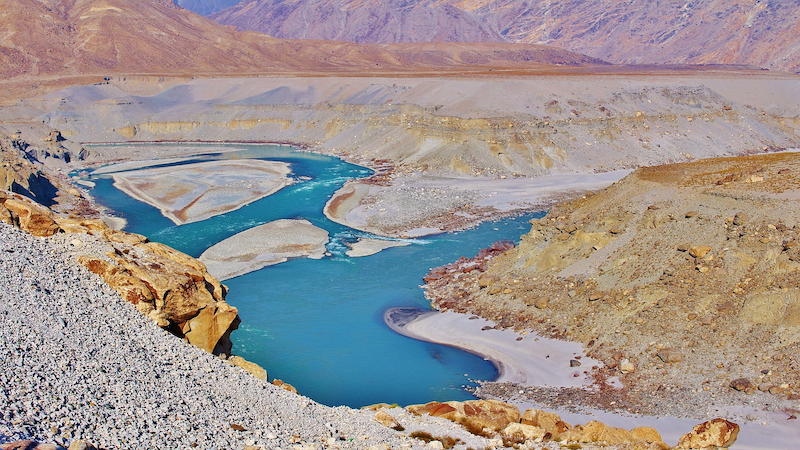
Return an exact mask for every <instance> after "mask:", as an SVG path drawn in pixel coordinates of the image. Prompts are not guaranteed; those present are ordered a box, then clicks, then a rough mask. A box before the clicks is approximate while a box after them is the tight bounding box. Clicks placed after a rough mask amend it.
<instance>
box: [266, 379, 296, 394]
mask: <svg viewBox="0 0 800 450" xmlns="http://www.w3.org/2000/svg"><path fill="white" fill-rule="evenodd" d="M272 384H274V385H275V386H278V387H279V388H281V389H283V390H284V391H289V392H294V393H295V394H298V393H299V392H297V389H296V388H295V387H294V386H292V385H291V384H289V383H285V382H284V381H283V380H279V379H277V378H276V379H274V380H272Z"/></svg>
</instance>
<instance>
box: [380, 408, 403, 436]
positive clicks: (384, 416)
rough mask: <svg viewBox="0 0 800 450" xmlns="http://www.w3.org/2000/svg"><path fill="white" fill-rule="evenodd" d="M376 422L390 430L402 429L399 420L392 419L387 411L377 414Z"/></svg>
mask: <svg viewBox="0 0 800 450" xmlns="http://www.w3.org/2000/svg"><path fill="white" fill-rule="evenodd" d="M375 420H376V421H377V422H378V423H380V424H381V425H383V426H385V427H389V428H394V429H395V430H398V429H399V428H402V426H401V425H400V422H398V421H397V419H395V418H394V417H392V416H391V415H390V414H389V413H387V412H386V411H378V412H377V413H375ZM398 431H399V430H398Z"/></svg>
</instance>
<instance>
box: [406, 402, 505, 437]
mask: <svg viewBox="0 0 800 450" xmlns="http://www.w3.org/2000/svg"><path fill="white" fill-rule="evenodd" d="M406 409H408V410H409V411H410V412H411V413H413V414H417V415H422V414H429V415H431V416H434V417H443V418H445V419H447V420H450V421H452V422H456V423H460V424H461V425H463V426H464V428H466V429H467V431H469V432H471V433H473V434H476V435H487V434H491V433H493V432H498V431H500V430H502V429H504V428H506V427H507V426H508V424H510V423H518V422H519V420H520V412H519V409H517V407H516V406H514V405H510V404H508V403H503V402H499V401H497V400H468V401H466V402H447V403H440V402H430V403H426V404H425V405H411V406H408V407H406ZM487 429H488V430H489V433H487V432H486V430H487Z"/></svg>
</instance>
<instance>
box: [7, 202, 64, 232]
mask: <svg viewBox="0 0 800 450" xmlns="http://www.w3.org/2000/svg"><path fill="white" fill-rule="evenodd" d="M0 201H2V202H3V206H4V207H5V209H7V210H8V212H9V213H10V215H11V217H12V221H13V223H14V225H16V226H18V227H19V229H21V230H24V231H27V232H28V233H30V234H32V235H34V236H52V235H54V234H55V233H56V232H57V231H58V230H59V227H58V224H57V223H56V221H55V220H54V219H53V213H52V212H51V211H50V210H49V209H47V208H45V207H44V206H41V205H39V204H38V203H34V202H33V201H31V200H28V199H27V198H25V197H22V196H20V195H16V196H14V197H13V198H12V197H9V198H6V199H5V200H4V201H3V200H0Z"/></svg>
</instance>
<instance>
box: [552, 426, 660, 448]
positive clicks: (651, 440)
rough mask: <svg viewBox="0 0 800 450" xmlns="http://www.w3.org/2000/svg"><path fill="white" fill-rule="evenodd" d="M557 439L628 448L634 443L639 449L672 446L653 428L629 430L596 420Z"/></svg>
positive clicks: (577, 427)
mask: <svg viewBox="0 0 800 450" xmlns="http://www.w3.org/2000/svg"><path fill="white" fill-rule="evenodd" d="M557 439H558V440H560V441H562V442H567V443H568V442H578V443H597V444H600V445H619V446H626V448H627V447H628V446H631V445H633V446H634V448H638V449H653V450H667V449H669V448H670V447H669V446H668V445H667V444H665V443H664V441H663V440H662V439H661V435H659V434H658V432H657V431H656V430H654V429H653V428H649V427H639V428H635V429H634V430H631V431H628V430H625V429H623V428H615V427H610V426H608V425H606V424H604V423H602V422H598V421H596V420H593V421H591V422H589V423H587V424H586V425H578V426H576V427H575V428H573V429H571V430H569V431H566V432H564V433H562V434H560V435H559V436H558V437H557Z"/></svg>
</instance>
